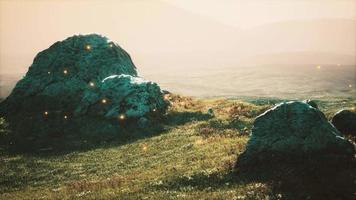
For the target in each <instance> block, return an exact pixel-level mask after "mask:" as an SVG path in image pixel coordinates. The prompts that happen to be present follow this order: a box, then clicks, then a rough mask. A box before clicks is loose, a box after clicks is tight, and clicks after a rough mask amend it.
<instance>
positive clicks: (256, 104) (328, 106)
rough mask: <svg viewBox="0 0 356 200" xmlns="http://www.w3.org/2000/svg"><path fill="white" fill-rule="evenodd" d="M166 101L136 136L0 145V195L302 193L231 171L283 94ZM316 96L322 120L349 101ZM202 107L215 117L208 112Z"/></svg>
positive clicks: (225, 196) (271, 195)
mask: <svg viewBox="0 0 356 200" xmlns="http://www.w3.org/2000/svg"><path fill="white" fill-rule="evenodd" d="M171 101H172V105H171V106H170V108H169V110H168V112H167V114H166V116H165V119H164V120H162V121H157V122H156V123H157V124H159V125H160V128H159V129H157V130H156V129H154V131H150V134H147V133H144V130H140V131H139V132H140V133H135V135H144V136H142V137H136V136H132V137H125V138H121V137H118V138H109V139H106V140H95V139H87V138H85V137H82V138H74V139H73V140H72V141H71V142H72V143H71V144H70V148H69V147H68V148H65V147H66V145H67V144H59V145H58V147H55V148H42V149H38V150H36V151H33V152H32V151H31V152H21V151H13V150H11V148H10V147H11V145H10V146H8V145H3V146H1V149H0V199H9V200H16V199H162V200H163V199H286V198H287V199H293V198H298V197H300V196H303V197H308V195H309V194H299V193H297V192H298V190H292V189H290V188H283V187H277V186H276V183H273V182H271V181H258V180H254V179H253V178H251V177H245V176H243V175H239V174H237V173H236V172H235V171H234V170H233V166H234V163H235V161H236V158H237V157H238V155H239V154H240V153H242V152H243V151H244V148H245V145H246V142H247V141H248V139H249V134H250V131H251V127H252V124H253V121H254V119H255V118H256V116H258V115H259V114H261V113H263V112H264V111H265V110H267V109H269V108H271V107H272V106H273V105H274V104H276V103H278V102H281V101H282V100H279V99H257V98H240V99H226V98H205V99H198V98H190V97H184V96H179V95H172V97H171ZM316 102H317V104H318V105H319V107H320V109H321V110H322V111H323V112H324V113H325V115H326V116H327V117H328V118H330V117H331V116H332V115H333V114H334V113H335V112H336V111H337V110H339V109H341V108H353V107H355V106H356V100H353V99H347V98H343V99H338V98H335V99H319V100H317V101H316ZM209 108H212V109H213V111H214V115H211V114H208V113H207V111H208V109H209ZM141 132H142V133H141ZM10 134H11V133H10ZM126 134H128V135H129V134H130V133H129V132H128V133H126ZM60 147H62V148H60ZM320 187H322V186H320ZM311 195H312V194H311ZM351 196H352V194H351Z"/></svg>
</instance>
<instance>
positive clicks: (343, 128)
mask: <svg viewBox="0 0 356 200" xmlns="http://www.w3.org/2000/svg"><path fill="white" fill-rule="evenodd" d="M331 123H332V124H333V125H334V126H335V127H336V128H337V130H339V131H340V132H341V133H342V134H344V135H352V136H356V113H355V112H352V111H350V110H340V111H339V112H337V113H336V114H335V115H334V116H333V118H332V119H331Z"/></svg>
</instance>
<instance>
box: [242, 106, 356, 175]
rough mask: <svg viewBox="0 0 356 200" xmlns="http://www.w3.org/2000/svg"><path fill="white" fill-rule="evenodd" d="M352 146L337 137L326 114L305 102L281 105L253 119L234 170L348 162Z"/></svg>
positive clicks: (351, 156) (352, 149)
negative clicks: (244, 145)
mask: <svg viewBox="0 0 356 200" xmlns="http://www.w3.org/2000/svg"><path fill="white" fill-rule="evenodd" d="M353 155H354V146H353V145H352V144H351V143H350V142H348V141H347V140H346V139H344V138H343V137H341V136H340V133H339V131H338V130H336V129H335V127H334V126H332V125H331V124H330V123H329V122H328V120H327V119H326V117H325V115H324V114H323V113H322V112H321V111H320V110H318V109H315V108H313V107H312V106H310V105H309V104H307V103H304V102H298V101H292V102H287V103H281V104H279V105H276V106H275V107H274V108H272V109H270V110H268V111H266V112H265V113H263V114H262V115H260V116H259V117H257V118H256V120H255V122H254V125H253V128H252V134H251V137H250V139H249V141H248V143H247V146H246V150H245V151H244V152H243V153H242V154H241V155H240V156H239V158H238V161H237V163H236V167H237V168H239V169H241V170H248V169H250V168H254V167H256V166H260V167H261V166H273V165H278V163H294V164H293V165H291V166H292V167H294V165H295V164H296V163H298V162H299V163H303V162H304V161H306V160H324V161H327V162H333V161H335V162H337V160H345V159H346V160H349V159H352V158H353Z"/></svg>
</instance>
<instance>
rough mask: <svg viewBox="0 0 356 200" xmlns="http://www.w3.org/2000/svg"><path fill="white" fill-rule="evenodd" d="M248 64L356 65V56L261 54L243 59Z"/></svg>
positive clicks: (290, 53)
mask: <svg viewBox="0 0 356 200" xmlns="http://www.w3.org/2000/svg"><path fill="white" fill-rule="evenodd" d="M241 63H242V64H246V65H307V64H317V65H325V64H326V65H338V64H340V65H355V63H356V56H353V55H343V54H334V53H323V52H283V53H275V54H261V55H255V56H251V57H247V58H245V59H242V60H241Z"/></svg>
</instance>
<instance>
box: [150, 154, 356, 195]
mask: <svg viewBox="0 0 356 200" xmlns="http://www.w3.org/2000/svg"><path fill="white" fill-rule="evenodd" d="M355 168H356V161H355V160H353V162H352V163H351V164H350V163H349V164H348V165H346V166H338V167H336V168H334V166H326V167H325V166H324V167H320V168H318V169H302V168H299V169H296V168H295V167H294V166H281V165H280V166H279V167H276V168H270V169H269V170H266V169H264V170H261V169H262V168H260V170H251V171H250V172H239V171H238V170H235V171H233V170H226V171H222V172H215V173H212V174H206V173H198V174H194V175H192V176H189V177H185V176H180V177H175V178H172V179H168V180H166V181H164V182H163V183H162V184H161V185H157V186H154V187H155V189H158V190H170V191H172V190H173V191H186V190H187V188H188V189H192V188H194V190H199V191H214V190H226V191H231V190H234V189H236V188H238V189H237V191H236V192H237V193H238V194H237V195H238V196H243V197H244V198H245V199H266V196H268V197H269V199H292V200H294V199H296V200H299V199H317V200H319V199H323V200H329V199H330V200H334V199H350V200H351V199H355V195H356V194H355V180H356V171H355V170H354V169H355ZM237 186H238V187H237Z"/></svg>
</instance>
